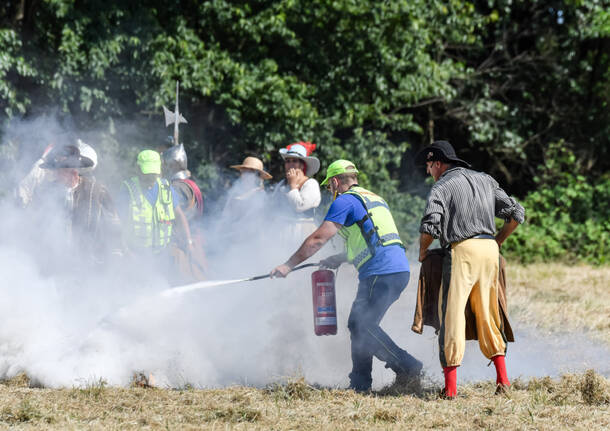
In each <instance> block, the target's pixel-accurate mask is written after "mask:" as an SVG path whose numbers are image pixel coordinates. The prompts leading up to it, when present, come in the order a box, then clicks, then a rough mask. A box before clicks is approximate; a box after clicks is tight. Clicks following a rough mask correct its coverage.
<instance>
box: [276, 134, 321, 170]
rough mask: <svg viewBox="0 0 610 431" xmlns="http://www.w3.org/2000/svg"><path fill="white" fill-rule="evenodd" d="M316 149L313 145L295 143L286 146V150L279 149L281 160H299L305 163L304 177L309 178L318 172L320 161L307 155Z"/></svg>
mask: <svg viewBox="0 0 610 431" xmlns="http://www.w3.org/2000/svg"><path fill="white" fill-rule="evenodd" d="M315 148H316V145H315V144H312V143H310V142H297V143H296V144H291V145H288V147H286V148H281V149H280V156H282V159H284V160H286V159H299V160H303V162H304V163H305V175H306V176H308V177H311V176H313V175H315V174H316V172H318V171H319V170H320V161H319V160H318V158H317V157H310V156H309V155H310V154H311V153H312V152H313V150H314V149H315Z"/></svg>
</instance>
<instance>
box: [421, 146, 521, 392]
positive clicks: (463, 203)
mask: <svg viewBox="0 0 610 431" xmlns="http://www.w3.org/2000/svg"><path fill="white" fill-rule="evenodd" d="M416 162H417V163H419V164H424V163H425V164H426V172H427V173H429V174H430V175H431V176H432V177H433V178H434V181H435V183H434V185H433V186H432V189H431V190H430V193H429V195H428V201H427V204H426V209H425V210H424V215H423V217H422V220H421V226H420V233H421V235H420V249H419V261H420V262H423V261H424V259H426V257H427V254H428V248H429V247H430V245H431V244H432V242H433V240H434V239H435V238H436V239H440V242H441V246H442V247H444V248H448V249H450V252H449V255H448V256H449V258H450V264H447V265H446V264H445V261H444V262H443V274H445V267H446V266H447V267H450V274H449V276H448V277H447V276H444V277H443V280H442V282H441V291H440V293H439V306H438V310H439V321H440V330H439V331H438V335H439V339H438V341H439V356H440V361H441V365H442V367H443V374H444V375H445V387H444V389H443V396H444V397H446V398H449V399H451V398H454V397H455V396H456V395H457V383H456V380H457V371H456V370H457V367H459V366H460V364H461V362H462V359H463V357H464V349H465V344H466V343H465V338H466V336H465V328H466V319H465V314H464V309H465V307H466V304H467V303H468V301H470V308H471V309H472V312H473V314H474V315H475V318H476V332H477V337H478V339H479V347H480V349H481V352H482V353H483V354H484V355H485V357H487V358H488V359H490V360H491V361H493V363H494V365H495V367H496V374H497V377H496V383H497V385H498V388H497V391H498V392H503V391H505V390H506V388H508V386H509V385H510V382H509V380H508V377H507V375H506V364H505V359H504V356H505V354H506V336H505V334H504V332H503V330H502V325H501V318H500V312H499V307H498V286H499V280H498V277H499V264H500V254H499V247H500V246H501V245H502V243H503V242H504V240H505V239H506V238H507V237H508V236H509V235H510V234H511V233H512V232H513V231H514V230H515V229H516V228H517V226H518V225H519V224H520V223H523V221H524V216H525V210H524V209H523V207H522V206H521V205H520V204H519V203H518V202H517V201H515V200H514V199H513V198H511V197H510V196H508V195H507V194H506V192H505V191H504V190H502V188H501V187H500V186H499V185H498V182H497V181H496V180H494V179H493V178H492V177H491V176H489V175H487V174H485V173H483V172H476V171H473V170H471V169H468V168H470V164H468V163H467V162H465V161H464V160H462V159H460V158H459V157H458V156H457V155H456V153H455V150H454V148H453V146H452V145H451V144H450V143H449V142H447V141H435V142H433V143H432V144H431V145H429V146H427V147H425V148H424V149H422V150H421V151H420V152H419V153H418V154H417V156H416ZM495 217H498V218H502V219H504V220H505V224H504V227H503V228H502V229H501V230H500V232H498V233H497V234H496V223H495Z"/></svg>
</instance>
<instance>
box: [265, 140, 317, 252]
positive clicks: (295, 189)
mask: <svg viewBox="0 0 610 431" xmlns="http://www.w3.org/2000/svg"><path fill="white" fill-rule="evenodd" d="M315 148H316V144H312V143H311V142H297V143H294V144H292V145H289V146H288V147H286V148H282V149H280V151H279V153H280V156H281V157H282V159H283V160H284V171H285V175H286V177H285V178H284V179H282V180H281V181H280V182H279V183H278V184H277V185H276V186H275V189H274V191H273V201H274V203H275V205H276V210H277V214H278V217H277V218H278V219H279V220H280V221H281V222H282V224H284V225H285V226H286V228H285V229H283V232H284V233H285V236H286V237H287V238H289V239H291V240H294V241H293V242H296V243H297V244H298V243H300V242H301V241H303V239H305V238H306V237H307V236H308V235H310V234H311V233H312V232H313V231H314V230H316V227H317V226H316V224H315V222H314V215H315V213H314V211H315V209H316V208H317V207H318V206H319V205H320V201H321V200H322V196H321V194H320V185H319V184H318V182H317V181H316V180H315V179H314V178H312V177H313V175H315V174H316V173H317V172H318V170H319V169H320V161H319V160H318V159H317V158H316V157H312V156H311V153H312V152H313V151H314V150H315ZM294 245H296V244H294Z"/></svg>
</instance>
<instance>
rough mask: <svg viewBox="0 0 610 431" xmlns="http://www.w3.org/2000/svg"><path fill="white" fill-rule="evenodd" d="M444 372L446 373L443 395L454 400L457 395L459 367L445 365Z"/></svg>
mask: <svg viewBox="0 0 610 431" xmlns="http://www.w3.org/2000/svg"><path fill="white" fill-rule="evenodd" d="M443 373H445V389H443V392H442V396H443V398H446V399H448V400H452V399H453V398H455V397H456V396H457V367H443Z"/></svg>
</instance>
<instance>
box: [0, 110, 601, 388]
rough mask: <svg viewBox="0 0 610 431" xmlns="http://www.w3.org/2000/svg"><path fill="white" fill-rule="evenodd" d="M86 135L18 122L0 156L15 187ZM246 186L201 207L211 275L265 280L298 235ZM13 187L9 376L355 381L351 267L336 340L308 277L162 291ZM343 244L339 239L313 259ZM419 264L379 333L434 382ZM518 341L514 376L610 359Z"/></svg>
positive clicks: (3, 307) (156, 278) (6, 268)
mask: <svg viewBox="0 0 610 431" xmlns="http://www.w3.org/2000/svg"><path fill="white" fill-rule="evenodd" d="M104 136H105V137H104ZM78 137H81V135H79V134H78V133H76V132H73V131H67V130H66V129H65V127H64V126H62V125H59V124H58V123H57V122H56V121H54V120H53V119H50V118H44V119H37V120H33V121H29V122H27V123H26V122H23V123H13V124H12V125H11V126H10V128H9V129H7V130H5V132H4V138H3V143H2V152H1V155H2V166H3V167H5V168H6V169H5V170H4V173H3V178H4V179H5V180H6V181H5V183H6V184H8V185H9V187H8V188H7V189H6V190H10V189H13V188H14V187H15V186H16V185H17V181H18V180H19V179H20V178H23V176H25V175H26V174H27V172H28V170H29V168H30V167H31V166H32V164H33V163H34V162H35V161H36V160H37V159H38V158H39V157H40V155H41V154H42V151H43V150H44V148H45V147H46V146H47V145H48V144H50V143H55V144H61V143H73V141H74V140H75V139H76V138H78ZM96 139H98V140H99V141H96ZM86 142H87V143H88V144H90V145H92V146H93V147H94V148H95V149H96V150H97V151H98V154H99V167H98V169H97V170H96V171H95V172H94V175H96V176H97V177H98V180H99V181H101V182H104V183H106V184H107V185H108V187H109V189H110V191H111V192H112V193H113V195H115V196H116V192H117V187H118V185H119V184H120V180H121V179H125V178H127V177H128V176H129V175H130V173H131V172H132V171H130V169H133V166H132V164H131V163H130V162H131V160H133V158H129V157H126V156H125V155H126V154H130V153H129V152H128V151H127V150H121V148H120V147H118V146H117V142H116V141H113V139H111V138H108V137H107V135H105V134H104V133H89V134H88V135H87V141H86ZM187 149H188V146H187ZM132 155H135V152H134V153H133V154H132ZM249 186H251V184H248V183H247V180H245V179H233V186H232V188H231V189H229V190H227V191H226V193H224V194H221V199H219V200H218V201H216V202H207V201H206V206H207V207H208V208H209V211H208V212H207V214H206V217H205V219H204V226H203V229H204V232H205V241H206V244H205V245H206V254H207V257H208V266H209V273H208V278H209V279H210V280H215V279H236V278H245V277H250V276H254V275H261V274H266V273H268V272H269V271H270V270H271V269H272V268H273V267H274V266H276V265H278V264H280V263H282V262H284V261H285V260H286V259H287V258H288V257H289V256H290V254H291V253H292V252H294V251H295V250H296V247H297V246H298V244H299V242H300V240H302V239H303V238H300V239H299V240H297V239H295V238H294V237H291V236H290V235H284V234H283V229H284V225H283V224H282V223H283V222H282V221H281V220H284V221H285V220H287V219H288V220H289V219H290V215H289V214H281V211H282V210H281V209H280V208H278V207H277V206H274V204H273V202H272V200H271V199H272V198H271V196H270V195H269V193H264V192H260V193H258V194H257V195H256V198H254V199H252V200H251V201H249V202H248V203H247V204H245V205H244V204H242V203H240V202H237V203H236V202H232V203H231V202H228V201H227V199H234V198H236V197H240V196H243V195H244V193H245V192H247V188H248V187H249ZM6 190H5V193H4V195H2V196H1V198H0V199H1V200H0V211H2V214H3V215H4V216H3V222H2V224H1V225H0V226H1V227H0V235H1V237H2V241H1V242H0V274H2V277H3V280H2V283H1V284H0V315H1V316H2V325H0V377H2V378H10V377H12V376H15V375H16V374H18V373H20V372H25V373H27V374H28V376H30V378H31V379H32V380H33V381H35V382H38V383H39V384H41V385H45V386H51V387H61V386H74V385H81V384H84V383H87V382H91V381H96V380H97V379H99V378H102V379H104V380H106V381H107V382H108V383H109V384H112V385H128V384H129V383H130V382H131V380H132V378H133V374H134V373H135V372H143V373H145V374H149V373H152V374H153V375H154V376H155V380H156V383H157V384H158V385H161V386H170V387H182V386H185V385H187V384H189V385H192V386H195V387H217V386H226V385H232V384H245V385H255V386H264V385H267V384H269V383H270V382H273V381H276V380H278V379H282V378H284V377H287V376H294V375H303V376H304V377H305V378H306V380H307V381H308V382H311V383H318V384H321V385H324V386H331V387H345V386H347V383H348V379H347V375H348V373H349V371H350V369H351V360H350V340H349V333H348V331H347V317H348V315H349V310H350V306H351V302H352V300H353V298H354V296H355V293H356V287H357V274H356V271H355V270H354V269H353V268H352V267H350V266H346V265H344V266H342V267H340V269H339V272H338V277H337V308H338V325H339V331H338V334H337V335H336V336H326V337H316V336H315V335H314V332H313V318H312V299H311V279H310V275H311V272H312V270H310V269H306V270H303V271H300V272H294V273H292V274H290V275H289V276H288V278H286V279H281V280H280V279H274V280H263V281H256V282H248V283H241V284H236V285H230V286H219V287H217V288H213V289H204V290H199V291H192V292H188V293H185V294H183V295H175V296H172V297H164V296H161V295H159V293H160V292H162V291H164V290H166V289H167V288H169V287H170V285H169V283H168V282H167V281H166V280H167V278H168V274H167V273H165V272H164V271H161V270H159V268H157V267H156V266H155V265H154V264H153V263H151V262H148V263H146V262H145V263H144V264H142V262H141V261H138V262H137V263H136V262H135V261H133V260H130V259H129V258H127V257H122V258H120V257H114V258H112V259H109V260H108V261H106V262H104V263H103V264H100V263H98V262H96V261H95V260H92V259H91V257H90V256H89V255H88V254H86V253H83V252H82V250H81V249H79V247H78V246H77V244H76V243H75V241H74V240H73V238H72V237H71V236H70V235H69V234H67V233H66V232H67V231H66V218H65V210H64V207H63V202H62V201H61V200H58V199H56V198H57V196H55V195H51V194H49V195H43V196H38V200H37V201H35V202H34V203H32V204H31V205H29V206H28V207H26V208H21V206H20V205H19V204H18V203H17V202H18V201H17V200H16V199H15V196H14V195H13V194H12V193H8V192H6ZM278 215H279V216H282V215H283V216H284V217H283V218H282V217H278ZM340 246H341V244H340V243H339V242H335V241H333V243H332V244H329V245H327V246H326V247H325V249H323V250H322V251H321V252H320V253H318V255H316V256H314V257H313V258H312V259H311V260H310V261H312V262H316V261H318V260H320V259H321V258H323V257H325V256H327V255H329V254H331V253H333V252H334V250H335V249H336V248H337V247H340ZM411 265H412V275H411V281H410V285H409V287H408V288H407V289H406V290H405V292H404V293H403V295H402V297H401V299H400V300H399V301H398V302H397V303H396V304H394V305H393V306H392V307H391V308H390V310H389V312H388V314H387V315H386V318H385V319H384V320H383V322H382V326H383V327H384V329H385V330H386V331H387V332H388V333H389V334H390V335H391V336H392V337H393V338H394V339H395V340H396V341H397V343H398V344H399V345H400V346H401V347H404V348H406V349H407V350H408V351H409V352H410V353H411V354H413V355H414V356H416V357H417V358H419V359H421V360H422V361H423V362H424V365H425V367H426V371H427V372H428V374H430V375H432V376H436V377H438V376H439V375H440V372H439V370H440V366H439V364H438V347H437V342H436V338H435V336H434V334H433V333H432V332H431V331H429V330H428V331H426V332H425V333H424V335H423V336H420V335H416V334H414V333H412V332H411V330H410V326H411V322H412V317H413V309H414V301H415V289H416V285H417V275H418V265H416V264H414V260H413V259H411ZM169 275H171V274H169ZM514 326H516V327H517V328H520V325H519V324H517V325H514ZM517 337H518V338H517V343H515V344H510V345H509V356H508V367H509V373H511V374H512V375H517V374H522V375H528V376H529V375H544V374H557V373H559V372H561V371H566V370H571V369H572V367H571V365H574V367H573V369H574V370H575V369H579V368H582V367H584V366H586V365H592V364H591V362H592V359H591V358H595V357H597V358H600V357H605V356H603V355H607V354H608V352H607V350H605V349H604V348H602V347H595V346H590V345H588V344H586V340H585V341H582V342H581V341H577V342H576V343H575V342H574V340H573V339H572V341H571V343H570V345H569V346H565V351H568V350H569V352H571V353H574V356H573V358H572V359H571V360H570V361H569V362H568V361H567V360H564V358H565V357H566V356H565V355H560V356H557V355H553V354H551V353H549V352H556V351H557V349H558V347H557V345H556V344H554V343H553V342H552V340H549V339H546V338H544V337H543V336H541V335H540V334H537V333H535V332H528V331H527V330H519V329H518V330H517ZM560 349H561V347H560ZM541 358H548V360H542V359H541ZM485 362H486V361H485V360H484V358H483V357H482V355H481V354H480V352H478V347H477V345H476V343H469V348H468V351H467V353H466V358H465V363H464V365H463V366H462V367H461V368H460V372H459V373H460V378H464V379H468V380H479V379H489V378H492V377H493V370H491V369H489V368H486V367H484V365H485ZM580 365H582V367H581V366H580ZM604 372H607V370H604ZM393 377H394V375H393V373H392V372H391V371H389V370H387V369H385V368H383V367H382V366H381V364H380V363H379V362H377V361H375V365H374V375H373V378H374V386H375V387H377V388H379V387H381V386H383V385H387V384H390V383H392V381H393Z"/></svg>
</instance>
